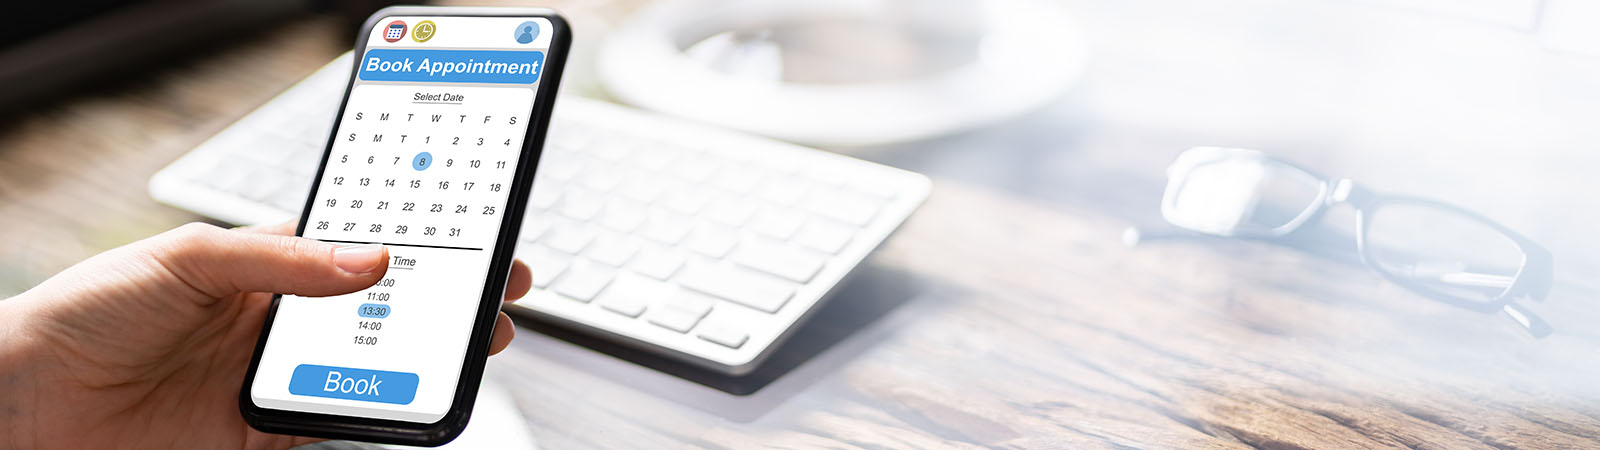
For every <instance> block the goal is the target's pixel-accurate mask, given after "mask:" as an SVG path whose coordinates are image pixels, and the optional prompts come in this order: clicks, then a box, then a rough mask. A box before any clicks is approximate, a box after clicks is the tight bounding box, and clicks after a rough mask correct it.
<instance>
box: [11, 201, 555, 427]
mask: <svg viewBox="0 0 1600 450" xmlns="http://www.w3.org/2000/svg"><path fill="white" fill-rule="evenodd" d="M293 232H294V224H293V223H288V224H282V225H277V226H271V227H262V228H246V229H238V230H223V229H220V228H217V227H214V226H210V225H204V224H189V225H184V226H182V227H179V228H177V229H174V230H172V231H168V232H166V233H162V234H160V235H157V236H155V237H151V238H149V239H145V240H142V241H139V242H135V243H132V244H129V245H126V246H123V247H120V248H116V249H113V250H110V251H107V252H105V253H102V254H99V255H96V256H94V257H92V258H89V259H88V260H85V261H83V262H81V263H79V264H77V265H75V266H72V267H71V268H68V269H67V270H65V271H62V272H61V273H60V274H57V275H56V276H54V277H52V278H50V279H49V280H45V282H43V283H40V284H39V285H38V286H35V287H34V288H33V289H30V290H28V291H27V292H24V293H22V294H20V295H18V296H17V297H15V298H13V299H11V300H6V301H0V447H4V448H34V447H62V448H146V447H160V448H173V447H194V448H286V447H290V446H294V445H299V444H302V443H307V442H312V441H314V439H310V438H301V437H292V436H281V435H272V434H266V433H262V432H260V431H256V430H255V429H253V428H250V427H249V426H248V425H246V424H245V423H244V419H242V418H241V417H240V415H239V407H238V399H239V388H240V385H241V384H242V383H243V381H244V374H245V369H246V368H247V367H248V366H249V364H250V356H251V353H252V352H253V351H254V349H255V344H256V338H257V337H258V335H259V334H260V332H261V324H262V321H263V320H265V318H266V313H267V309H268V307H269V306H271V299H272V295H273V294H272V293H283V294H295V295H303V296H311V297H321V296H329V295H338V294H344V293H349V292H354V291H357V290H361V289H364V288H366V287H368V286H371V285H372V284H373V283H376V282H377V281H378V280H379V279H381V278H382V277H383V275H384V273H385V272H386V271H387V270H388V264H387V261H388V250H387V249H386V248H385V247H382V246H376V245H373V246H356V247H343V248H340V247H338V246H335V245H333V244H328V243H324V242H319V241H315V240H310V239H303V238H297V237H292V236H288V235H289V234H292V233H293ZM531 285H532V278H531V276H530V275H529V271H528V267H527V266H526V265H524V264H523V263H522V262H521V261H517V262H515V263H514V264H513V265H512V270H511V275H510V277H509V278H508V280H507V283H506V301H512V300H514V299H517V298H520V297H522V296H523V295H524V294H527V292H528V289H529V288H530V287H531ZM513 330H514V327H513V326H512V324H511V318H510V317H508V316H506V314H505V313H503V312H502V313H500V317H499V322H498V323H497V324H496V326H495V330H494V337H493V344H492V345H491V346H490V352H491V353H499V352H500V351H501V350H503V349H505V348H506V346H507V345H508V344H510V342H511V337H512V334H513Z"/></svg>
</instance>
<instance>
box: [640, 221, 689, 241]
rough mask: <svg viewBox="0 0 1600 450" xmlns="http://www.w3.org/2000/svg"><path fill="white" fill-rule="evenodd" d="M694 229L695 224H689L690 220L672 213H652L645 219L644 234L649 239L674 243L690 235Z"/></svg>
mask: <svg viewBox="0 0 1600 450" xmlns="http://www.w3.org/2000/svg"><path fill="white" fill-rule="evenodd" d="M692 229H693V226H691V225H690V224H689V221H688V220H685V219H683V218H680V217H675V216H673V215H671V214H652V215H651V216H650V218H649V219H647V220H646V221H645V225H644V233H642V234H643V235H644V237H645V238H647V239H650V240H653V241H656V242H660V243H662V244H667V245H674V244H677V243H678V242H680V241H683V237H684V236H687V235H689V231H690V230H692Z"/></svg>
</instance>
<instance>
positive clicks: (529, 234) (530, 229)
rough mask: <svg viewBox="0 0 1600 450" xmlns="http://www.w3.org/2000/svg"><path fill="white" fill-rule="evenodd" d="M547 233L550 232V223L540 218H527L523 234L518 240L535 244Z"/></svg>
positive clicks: (523, 224)
mask: <svg viewBox="0 0 1600 450" xmlns="http://www.w3.org/2000/svg"><path fill="white" fill-rule="evenodd" d="M547 231H550V221H548V220H543V219H542V218H539V217H526V218H524V219H523V222H522V234H521V235H519V236H518V238H519V239H520V240H521V241H522V242H535V241H538V240H539V238H540V237H542V236H544V233H545V232H547Z"/></svg>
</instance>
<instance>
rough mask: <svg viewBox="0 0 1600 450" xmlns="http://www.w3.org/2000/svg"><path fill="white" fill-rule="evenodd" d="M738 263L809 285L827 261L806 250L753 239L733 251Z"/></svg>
mask: <svg viewBox="0 0 1600 450" xmlns="http://www.w3.org/2000/svg"><path fill="white" fill-rule="evenodd" d="M732 260H733V262H734V263H735V264H739V265H741V266H745V267H749V268H751V269H756V270H759V271H762V272H766V273H768V274H772V275H777V276H780V277H783V278H787V279H789V280H791V281H794V282H797V283H807V282H810V281H811V278H812V277H815V276H817V272H819V271H821V270H822V264H823V262H824V260H823V259H822V258H821V257H819V256H817V255H816V254H813V253H811V252H808V251H805V250H797V249H794V248H789V247H786V246H782V245H778V244H777V243H774V242H772V241H769V240H765V239H761V238H750V239H746V240H745V241H744V242H742V243H740V244H739V250H737V251H735V252H733V257H732Z"/></svg>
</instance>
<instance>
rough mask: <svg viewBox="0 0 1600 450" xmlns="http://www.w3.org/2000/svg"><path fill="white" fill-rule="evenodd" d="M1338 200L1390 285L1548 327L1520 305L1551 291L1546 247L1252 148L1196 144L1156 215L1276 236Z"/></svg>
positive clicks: (1199, 226)
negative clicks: (1352, 211) (1352, 210)
mask: <svg viewBox="0 0 1600 450" xmlns="http://www.w3.org/2000/svg"><path fill="white" fill-rule="evenodd" d="M1337 204H1348V205H1350V206H1351V207H1354V208H1355V210H1356V249H1357V250H1358V251H1359V252H1360V254H1361V260H1362V262H1364V263H1365V264H1366V265H1367V266H1369V267H1371V268H1372V269H1373V270H1375V271H1376V272H1378V274H1379V275H1382V276H1383V277H1384V278H1386V279H1388V280H1389V281H1391V282H1394V283H1395V284H1398V285H1400V286H1404V287H1405V288H1407V289H1409V290H1411V291H1413V292H1416V293H1417V294H1420V295H1422V296H1424V297H1426V298H1429V299H1433V300H1437V301H1440V302H1443V303H1446V304H1450V305H1453V306H1457V307H1461V308H1466V309H1470V310H1474V311H1480V312H1485V313H1494V312H1497V311H1498V312H1503V313H1505V315H1506V316H1507V317H1508V318H1510V319H1511V320H1512V321H1513V322H1516V323H1517V325H1519V326H1520V327H1521V328H1522V329H1523V330H1525V331H1527V332H1528V333H1529V334H1531V335H1533V336H1534V337H1540V338H1542V337H1545V336H1548V335H1550V333H1551V332H1552V331H1553V329H1552V328H1550V325H1549V324H1548V323H1546V322H1545V321H1544V320H1543V319H1540V318H1539V316H1537V315H1534V314H1533V313H1532V312H1531V311H1528V310H1527V309H1526V308H1523V307H1522V306H1521V305H1518V304H1517V303H1516V300H1520V299H1533V300H1543V299H1544V297H1545V296H1546V295H1547V294H1548V293H1549V291H1550V285H1551V284H1552V279H1551V278H1552V269H1551V265H1552V261H1551V256H1550V252H1549V251H1548V250H1545V249H1544V248H1543V247H1540V246H1539V245H1538V244H1535V243H1534V242H1533V241H1530V240H1528V239H1527V238H1525V237H1523V236H1522V235H1520V234H1517V233H1516V232H1514V231H1511V230H1510V229H1508V228H1506V227H1504V226H1502V225H1500V224H1497V223H1495V222H1493V221H1490V220H1489V219H1487V218H1485V217H1483V216H1480V215H1478V214H1475V213H1473V212H1471V211H1467V210H1465V209H1461V208H1459V207H1456V206H1452V205H1448V204H1444V203H1439V202H1435V201H1431V200H1425V199H1420V198H1413V197H1402V196H1391V195H1382V194H1378V193H1375V192H1372V191H1369V190H1366V189H1363V188H1362V187H1360V186H1357V185H1356V184H1355V182H1353V181H1351V180H1349V179H1337V180H1332V179H1328V178H1323V177H1320V176H1317V175H1315V174H1312V173H1311V172H1310V171H1308V170H1305V169H1302V168H1300V167H1297V166H1294V165H1292V164H1289V163H1287V162H1284V161H1280V160H1276V159H1272V158H1269V157H1266V156H1264V155H1262V154H1261V152H1258V151H1254V150H1245V149H1236V148H1218V147H1195V148H1191V149H1189V150H1186V151H1184V152H1183V153H1182V154H1180V155H1178V159H1177V160H1175V161H1173V163H1172V165H1171V166H1170V167H1168V168H1167V189H1166V193H1165V194H1164V195H1163V197H1162V201H1161V216H1162V217H1163V218H1165V219H1166V220H1167V222H1170V223H1172V224H1173V225H1175V226H1178V227H1180V228H1184V229H1187V230H1191V231H1196V232H1200V233H1205V234H1210V235H1216V236H1224V237H1239V238H1261V239H1275V238H1280V237H1283V236H1286V235H1289V234H1290V233H1293V232H1295V231H1296V230H1298V229H1300V228H1301V226H1303V225H1305V224H1306V223H1309V222H1312V221H1313V220H1315V219H1317V218H1318V217H1319V216H1321V215H1322V213H1324V212H1326V211H1327V210H1328V209H1329V208H1331V207H1332V206H1334V205H1337ZM1133 236H1135V238H1134V241H1136V240H1137V238H1136V236H1137V235H1136V234H1135V235H1133Z"/></svg>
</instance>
